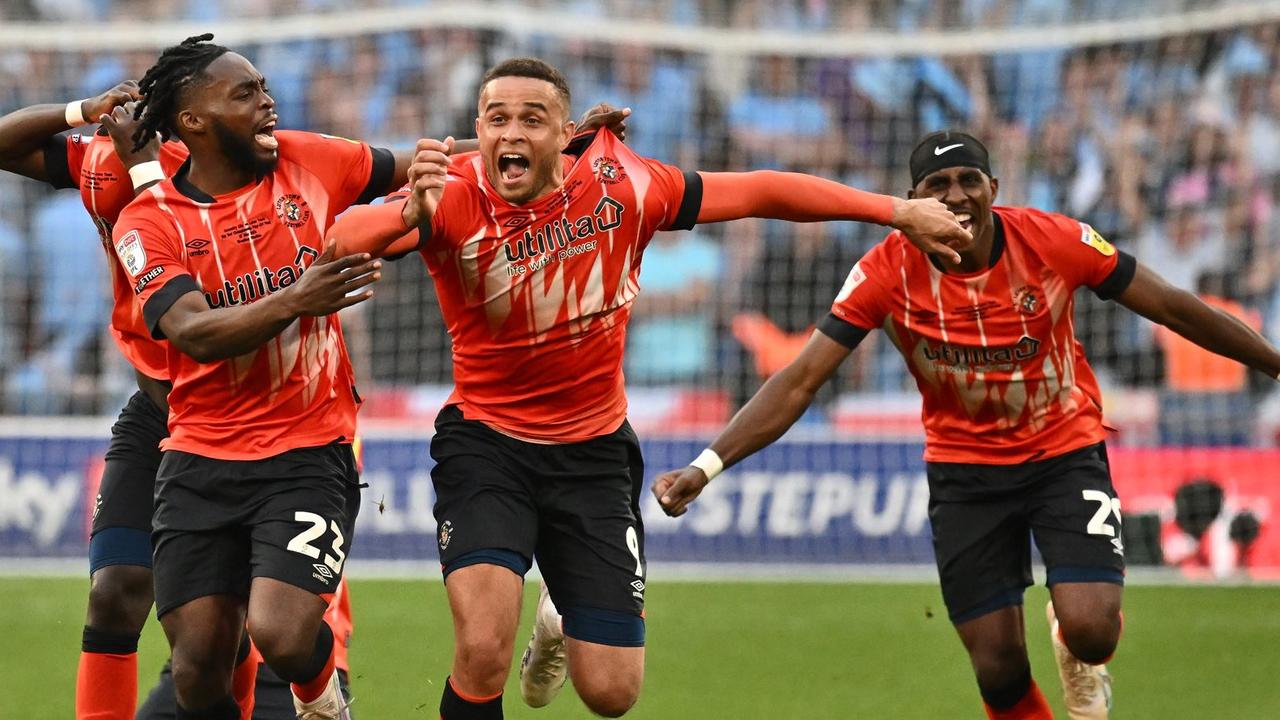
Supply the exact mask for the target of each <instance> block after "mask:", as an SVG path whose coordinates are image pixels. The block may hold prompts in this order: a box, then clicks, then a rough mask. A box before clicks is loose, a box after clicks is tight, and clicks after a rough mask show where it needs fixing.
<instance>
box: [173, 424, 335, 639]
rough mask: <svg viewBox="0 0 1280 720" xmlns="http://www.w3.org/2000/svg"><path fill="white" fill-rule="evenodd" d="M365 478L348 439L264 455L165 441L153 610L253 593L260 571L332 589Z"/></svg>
mask: <svg viewBox="0 0 1280 720" xmlns="http://www.w3.org/2000/svg"><path fill="white" fill-rule="evenodd" d="M359 482H360V479H359V475H358V474H357V472H356V464H355V457H354V455H353V454H352V452H351V446H350V445H347V444H340V443H334V444H331V445H325V446H323V447H313V448H300V449H297V450H290V451H288V452H285V453H281V454H280V455H276V456H274V457H270V458H267V459H264V460H216V459H212V458H207V457H202V456H199V455H193V454H191V453H185V452H180V451H173V450H170V451H166V452H165V453H164V459H163V461H161V463H160V472H159V474H158V475H157V477H156V512H155V518H154V524H155V531H154V534H153V536H152V544H153V545H154V547H155V557H154V567H153V570H154V572H155V586H156V615H157V616H160V615H163V614H164V613H166V612H168V611H169V610H172V609H174V608H176V607H178V606H180V605H183V604H185V603H187V602H190V601H192V600H195V599H196V598H200V597H204V596H206V595H218V594H232V595H240V596H242V597H248V594H249V583H250V581H251V580H252V578H255V577H269V578H274V579H276V580H281V581H283V582H287V583H289V584H290V585H294V586H296V587H299V588H302V589H304V590H307V591H310V592H313V593H315V594H317V595H326V594H328V593H331V592H333V591H334V590H335V589H336V588H337V586H338V580H339V579H340V578H341V577H342V567H343V564H344V563H345V561H346V556H347V550H348V548H349V547H350V538H351V535H352V528H353V526H354V524H355V516H356V512H357V511H358V509H359V500H358V497H359ZM353 498H354V499H353Z"/></svg>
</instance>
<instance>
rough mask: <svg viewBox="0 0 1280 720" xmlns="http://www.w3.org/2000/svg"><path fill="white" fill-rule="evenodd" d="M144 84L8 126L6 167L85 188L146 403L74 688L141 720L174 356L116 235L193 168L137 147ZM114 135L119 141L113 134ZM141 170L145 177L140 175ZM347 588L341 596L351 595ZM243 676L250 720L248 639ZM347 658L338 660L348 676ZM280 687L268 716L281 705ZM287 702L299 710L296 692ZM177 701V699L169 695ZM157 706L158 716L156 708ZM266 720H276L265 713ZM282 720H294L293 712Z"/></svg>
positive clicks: (128, 415) (159, 150)
mask: <svg viewBox="0 0 1280 720" xmlns="http://www.w3.org/2000/svg"><path fill="white" fill-rule="evenodd" d="M137 97H138V94H137V83H135V82H133V81H129V82H125V83H121V84H120V85H119V86H117V87H115V88H113V89H111V90H109V91H107V92H105V93H102V94H101V95H99V96H96V97H93V98H88V99H85V100H81V101H75V102H73V103H68V104H67V105H65V106H64V105H61V104H55V105H36V106H32V107H28V108H24V109H22V110H18V111H15V112H13V113H10V114H9V115H6V116H4V117H2V118H0V168H3V169H5V170H8V171H10V172H15V173H18V174H21V175H24V176H26V177H30V178H32V179H35V180H40V181H43V182H48V183H49V184H50V185H51V186H53V187H55V188H76V189H79V190H80V192H81V196H82V200H83V202H84V206H85V210H86V211H87V212H88V213H89V215H90V217H91V218H92V219H93V220H94V223H95V225H96V226H97V227H98V228H99V232H100V234H101V239H102V242H103V247H104V249H105V251H106V253H107V256H108V260H109V264H110V267H111V268H112V281H113V286H114V294H115V298H114V300H115V302H114V309H113V311H112V316H111V335H112V337H113V338H114V339H115V341H116V344H117V346H118V347H119V348H120V351H121V352H122V354H124V356H125V358H126V359H127V360H128V361H129V362H130V364H131V365H132V366H133V367H134V370H135V375H136V377H137V382H138V388H139V390H138V392H137V393H135V394H134V396H133V398H131V399H130V401H129V402H128V403H127V404H126V406H125V408H124V409H123V410H122V411H121V413H120V417H119V418H118V419H117V421H116V423H115V424H114V425H113V426H112V436H111V442H110V445H109V447H108V450H107V453H106V457H105V463H104V470H103V476H102V480H101V486H100V491H99V493H98V496H97V500H96V503H95V507H94V512H93V522H92V528H91V531H90V542H89V557H90V578H91V589H90V593H89V602H88V610H87V613H86V622H85V629H84V633H83V639H82V650H81V657H80V663H79V667H78V668H77V682H76V717H77V718H78V719H83V720H89V719H91V720H133V718H134V715H135V712H134V708H135V706H136V704H137V694H138V691H137V643H138V638H139V635H140V633H141V630H142V626H143V624H144V622H145V621H146V617H147V614H148V613H149V612H150V609H151V604H152V578H151V514H152V509H153V501H152V494H153V493H154V490H155V473H156V469H157V468H158V467H159V465H160V442H161V441H162V440H163V439H164V438H165V437H167V436H168V428H167V427H166V421H167V414H168V401H167V398H166V396H167V394H168V392H169V387H170V384H169V381H168V367H167V364H166V363H167V361H166V352H167V351H166V349H165V345H164V342H163V341H158V340H155V339H153V338H151V337H150V333H149V332H148V331H147V330H146V328H145V325H144V324H143V322H142V317H141V314H140V313H138V312H137V311H136V308H135V299H134V293H133V288H132V283H131V282H130V281H129V279H128V276H127V275H126V274H125V271H124V270H123V269H122V268H121V267H120V265H119V263H118V262H117V261H116V259H115V253H114V251H113V250H112V246H111V229H112V227H114V225H115V223H116V220H117V218H118V216H119V214H120V212H121V211H122V210H123V209H124V207H125V206H126V205H128V203H129V202H131V201H132V200H133V197H134V193H135V191H136V190H137V189H140V188H144V187H146V186H148V185H150V184H152V183H155V182H157V181H159V179H161V178H162V177H164V176H165V175H168V174H172V173H173V172H174V171H176V170H177V169H178V168H179V167H180V166H181V164H182V162H183V161H184V160H186V158H187V150H186V147H185V146H184V145H182V144H181V143H179V142H168V143H164V144H161V143H158V142H156V141H154V140H153V141H151V142H148V143H146V144H145V145H142V146H141V147H137V148H135V147H134V143H133V140H132V138H131V137H129V136H130V135H131V133H132V130H133V129H134V126H135V121H134V120H133V118H132V107H131V106H132V105H133V101H134V100H135V99H136V98H137ZM98 120H101V121H103V122H104V124H103V126H101V127H100V128H99V129H98V130H97V132H93V133H88V134H78V133H77V134H65V133H64V131H66V130H67V129H68V128H71V129H75V128H76V127H80V126H82V125H85V124H86V123H88V122H93V121H98ZM108 129H110V134H108ZM134 168H139V170H134ZM344 587H345V585H343V586H340V588H339V592H340V594H341V596H342V597H344V598H345V597H346V594H345V592H342V590H343V588H344ZM349 609H350V608H349V603H346V602H343V603H341V604H335V605H334V606H333V607H332V608H331V611H330V613H329V615H328V616H327V618H326V619H327V620H328V621H329V622H330V624H331V625H332V626H333V627H335V628H346V630H345V631H344V632H349V629H350V627H351V620H350V616H349ZM245 640H246V641H245V643H244V644H243V645H242V647H241V648H240V651H239V655H240V657H242V658H245V659H246V662H242V663H239V664H238V665H237V674H236V679H237V692H236V698H237V702H238V703H239V704H240V705H241V707H242V711H243V716H244V720H248V718H249V717H250V713H251V712H252V710H253V707H254V705H253V703H254V674H255V673H256V668H257V665H258V662H257V660H256V659H255V660H253V662H252V663H249V662H247V659H248V658H249V657H250V655H249V654H250V648H249V645H248V642H247V638H246V639H245ZM344 661H345V652H343V653H341V654H340V656H339V664H340V667H342V668H343V669H345V667H346V666H345V662H344ZM269 681H270V678H267V683H265V684H264V687H266V688H267V697H266V698H262V699H265V701H266V707H268V708H270V707H272V706H274V705H279V704H280V703H279V702H278V701H277V702H274V703H273V697H271V696H272V695H273V694H277V695H278V692H275V688H274V686H272V685H271V684H270V682H269ZM283 692H284V697H283V700H284V703H286V704H288V705H290V706H291V705H292V703H291V701H290V700H289V694H288V689H287V687H286V688H285V689H284V691H283ZM170 697H172V693H170ZM151 707H155V704H154V703H152V704H151ZM258 716H259V717H270V715H266V714H264V713H263V712H261V709H260V712H259V715H258ZM277 717H280V718H285V717H288V718H292V717H293V713H292V709H290V712H289V713H288V714H286V715H277Z"/></svg>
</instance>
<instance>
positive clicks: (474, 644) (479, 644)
mask: <svg viewBox="0 0 1280 720" xmlns="http://www.w3.org/2000/svg"><path fill="white" fill-rule="evenodd" d="M445 591H446V593H447V594H448V596H449V610H450V612H451V613H452V614H453V630H454V636H455V637H456V639H457V644H458V646H459V648H460V649H467V650H479V651H481V652H494V653H498V654H503V655H505V657H506V658H507V659H510V655H511V653H510V649H511V647H512V645H513V643H514V641H515V634H516V629H517V627H518V626H519V624H520V606H521V603H522V600H523V598H524V594H523V591H524V578H523V577H522V576H521V575H518V574H516V573H514V572H512V571H511V570H510V569H509V568H506V567H502V566H499V565H492V564H488V563H480V564H475V565H468V566H466V567H462V568H459V569H457V570H456V571H454V572H453V573H452V574H451V575H450V577H449V580H448V582H447V583H445Z"/></svg>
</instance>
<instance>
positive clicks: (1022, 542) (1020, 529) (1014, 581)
mask: <svg viewBox="0 0 1280 720" xmlns="http://www.w3.org/2000/svg"><path fill="white" fill-rule="evenodd" d="M929 523H930V526H931V527H932V530H933V551H934V557H935V560H936V561H937V564H938V579H939V582H940V584H941V586H942V599H943V602H944V603H945V604H946V606H947V614H948V615H949V616H950V618H951V622H952V623H954V624H956V625H960V624H961V623H964V622H966V621H968V620H972V619H974V618H977V617H981V616H982V615H985V614H987V613H990V612H993V611H996V610H1000V609H1002V608H1007V607H1013V606H1018V605H1021V604H1022V595H1023V591H1024V590H1025V589H1026V588H1027V587H1028V586H1030V585H1031V583H1032V582H1033V581H1032V577H1031V537H1030V534H1029V531H1028V526H1027V520H1026V517H1025V516H1024V515H1023V513H1022V510H1021V507H1020V505H1019V503H1018V502H1017V500H1016V499H1015V498H1012V497H1010V496H1008V495H996V496H992V497H988V498H968V499H956V500H946V499H939V498H937V497H931V498H930V500H929Z"/></svg>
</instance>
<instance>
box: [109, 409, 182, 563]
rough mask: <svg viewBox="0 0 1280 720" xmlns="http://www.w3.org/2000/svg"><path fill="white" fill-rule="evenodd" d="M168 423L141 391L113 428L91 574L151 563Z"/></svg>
mask: <svg viewBox="0 0 1280 720" xmlns="http://www.w3.org/2000/svg"><path fill="white" fill-rule="evenodd" d="M167 423H168V417H167V415H166V413H165V412H164V411H163V410H161V409H160V408H158V407H156V404H155V403H154V402H153V401H152V400H151V398H149V397H148V396H147V394H146V393H144V392H142V391H141V390H139V391H138V392H136V393H134V394H133V397H131V398H129V402H128V403H127V404H126V405H125V406H124V409H123V410H121V411H120V416H119V417H118V418H117V419H116V422H115V424H114V425H112V426H111V444H110V445H108V446H107V454H106V458H105V460H106V462H105V463H104V466H103V470H102V482H101V483H100V484H99V486H98V496H97V498H96V499H95V501H94V505H93V524H92V529H91V530H90V533H89V535H90V538H91V539H90V541H89V569H90V571H91V572H93V571H96V570H98V569H99V568H102V567H106V566H108V565H142V566H147V567H150V565H151V540H150V538H151V515H152V512H153V510H154V508H155V505H154V496H155V490H156V471H157V469H159V467H160V441H161V440H163V439H165V438H166V437H168V436H169V428H168V426H167Z"/></svg>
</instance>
